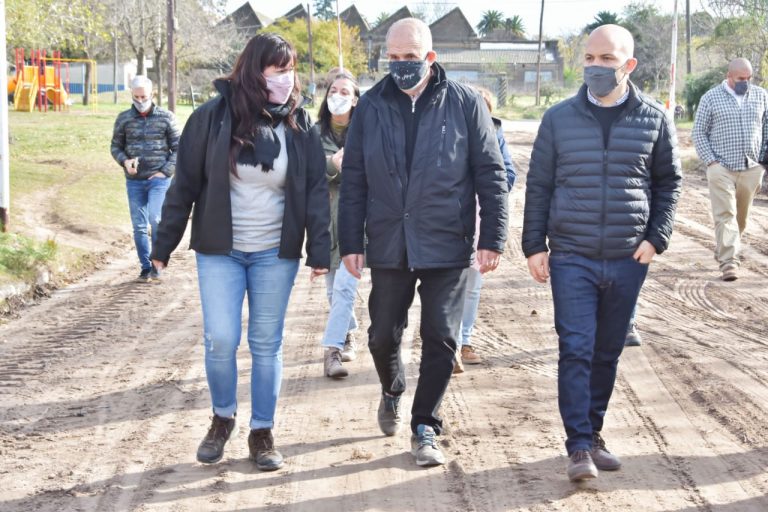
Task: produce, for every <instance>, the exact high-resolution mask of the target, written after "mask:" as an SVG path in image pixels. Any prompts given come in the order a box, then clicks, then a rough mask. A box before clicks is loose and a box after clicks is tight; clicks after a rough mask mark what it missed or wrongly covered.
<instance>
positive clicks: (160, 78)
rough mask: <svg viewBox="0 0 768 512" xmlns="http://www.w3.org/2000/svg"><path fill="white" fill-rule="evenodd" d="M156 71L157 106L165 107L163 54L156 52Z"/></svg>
mask: <svg viewBox="0 0 768 512" xmlns="http://www.w3.org/2000/svg"><path fill="white" fill-rule="evenodd" d="M155 71H156V72H157V77H156V80H157V88H156V90H157V102H156V103H157V106H158V107H162V106H163V54H162V52H160V53H158V52H155Z"/></svg>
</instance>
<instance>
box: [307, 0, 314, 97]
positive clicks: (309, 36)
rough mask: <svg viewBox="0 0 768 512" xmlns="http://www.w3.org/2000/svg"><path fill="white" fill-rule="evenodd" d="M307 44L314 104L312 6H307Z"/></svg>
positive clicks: (310, 87)
mask: <svg viewBox="0 0 768 512" xmlns="http://www.w3.org/2000/svg"><path fill="white" fill-rule="evenodd" d="M307 43H308V50H309V93H310V96H311V97H312V104H313V105H314V103H315V59H314V57H313V55H312V4H310V3H308V4H307Z"/></svg>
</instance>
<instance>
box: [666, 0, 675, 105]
mask: <svg viewBox="0 0 768 512" xmlns="http://www.w3.org/2000/svg"><path fill="white" fill-rule="evenodd" d="M676 73H677V0H675V7H674V9H673V11H672V48H671V55H670V66H669V100H667V111H668V112H669V113H670V114H671V115H674V113H675V75H676Z"/></svg>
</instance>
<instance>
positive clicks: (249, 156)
mask: <svg viewBox="0 0 768 512" xmlns="http://www.w3.org/2000/svg"><path fill="white" fill-rule="evenodd" d="M264 110H265V111H266V112H267V113H268V114H269V115H270V117H271V119H270V118H267V117H266V116H265V115H262V116H260V117H259V122H258V124H257V125H256V132H255V133H254V135H253V139H252V140H250V141H249V140H246V141H243V142H241V144H240V151H239V152H238V154H237V159H236V161H237V163H238V164H245V165H252V166H254V167H256V166H258V165H261V170H262V171H263V172H267V171H271V170H272V169H273V166H274V163H275V158H277V157H278V155H280V139H278V138H277V133H276V132H275V127H276V126H277V125H278V124H280V122H282V121H283V119H285V117H286V116H287V115H288V113H289V112H290V111H291V104H290V102H289V103H286V104H284V105H275V104H273V103H269V104H268V105H267V106H266V108H265V109H264Z"/></svg>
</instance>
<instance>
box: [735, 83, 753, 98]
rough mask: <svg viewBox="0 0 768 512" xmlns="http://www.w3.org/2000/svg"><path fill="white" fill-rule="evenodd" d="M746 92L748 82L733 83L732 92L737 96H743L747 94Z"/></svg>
mask: <svg viewBox="0 0 768 512" xmlns="http://www.w3.org/2000/svg"><path fill="white" fill-rule="evenodd" d="M747 90H749V81H748V80H741V81H740V82H734V84H733V92H735V93H736V94H738V95H739V96H744V95H745V94H747Z"/></svg>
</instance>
